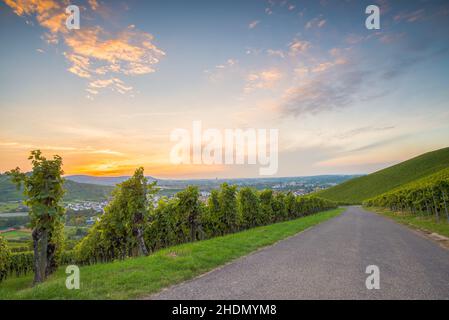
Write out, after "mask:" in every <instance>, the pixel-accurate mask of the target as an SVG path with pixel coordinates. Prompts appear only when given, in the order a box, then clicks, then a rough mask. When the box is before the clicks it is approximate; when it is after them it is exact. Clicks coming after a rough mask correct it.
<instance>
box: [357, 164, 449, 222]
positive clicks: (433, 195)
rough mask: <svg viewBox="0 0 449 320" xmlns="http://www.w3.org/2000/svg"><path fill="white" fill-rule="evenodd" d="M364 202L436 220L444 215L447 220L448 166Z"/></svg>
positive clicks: (448, 207) (448, 195)
mask: <svg viewBox="0 0 449 320" xmlns="http://www.w3.org/2000/svg"><path fill="white" fill-rule="evenodd" d="M364 204H365V205H366V206H370V207H382V208H389V209H390V210H391V211H402V212H404V211H408V212H410V213H412V214H416V215H427V216H431V215H433V216H434V217H435V218H436V220H437V221H438V220H439V219H440V218H441V216H442V215H445V216H446V219H447V220H448V221H449V168H447V169H445V170H441V171H439V172H437V173H435V174H433V175H430V176H428V177H426V178H423V179H420V180H417V181H415V182H412V183H409V184H406V185H404V186H402V187H400V188H396V189H394V190H392V191H390V192H387V193H384V194H381V195H379V196H377V197H375V198H372V199H369V200H367V201H365V203H364Z"/></svg>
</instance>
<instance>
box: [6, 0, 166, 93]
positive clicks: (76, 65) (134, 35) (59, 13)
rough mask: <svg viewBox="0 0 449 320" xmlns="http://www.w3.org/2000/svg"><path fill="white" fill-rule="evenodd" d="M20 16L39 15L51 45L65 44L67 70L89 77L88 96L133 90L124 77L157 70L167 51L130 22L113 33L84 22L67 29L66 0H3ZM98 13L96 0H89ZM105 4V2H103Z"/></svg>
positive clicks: (91, 6) (38, 20) (130, 91)
mask: <svg viewBox="0 0 449 320" xmlns="http://www.w3.org/2000/svg"><path fill="white" fill-rule="evenodd" d="M4 1H5V3H6V4H7V5H9V6H10V7H11V8H12V9H13V11H14V12H15V13H16V14H17V15H19V16H33V15H34V16H36V20H37V22H38V23H39V24H40V25H41V26H42V27H44V28H46V29H47V30H48V32H47V33H45V34H44V36H43V38H44V39H45V41H47V43H49V44H58V43H59V39H62V40H63V42H64V44H65V45H66V49H65V51H64V56H65V58H66V59H67V62H68V63H69V64H70V67H69V68H68V71H69V72H71V73H73V74H75V75H77V76H78V77H81V78H84V79H89V83H88V87H87V89H86V90H87V92H88V97H89V98H92V96H93V95H96V94H98V93H99V91H100V90H99V89H102V88H108V87H109V88H112V89H114V91H116V92H118V93H122V94H125V93H129V94H130V93H132V87H131V86H128V85H125V84H124V80H123V79H121V77H122V76H136V75H143V74H149V73H152V72H154V71H155V69H154V65H155V64H157V63H159V61H160V59H161V58H162V57H163V56H165V52H164V51H162V50H161V49H159V48H158V47H157V46H156V45H155V44H154V43H153V41H154V37H153V36H152V35H151V34H149V33H147V32H143V31H139V30H137V29H136V27H135V26H134V25H130V26H127V27H125V28H124V29H122V30H121V31H118V32H114V33H110V32H108V31H106V30H104V29H103V28H102V27H100V26H98V25H96V26H87V25H85V26H84V25H83V26H82V27H81V29H79V30H68V29H67V27H66V25H65V21H66V18H67V15H66V14H65V6H66V5H68V2H67V1H56V0H4ZM88 3H89V6H90V8H91V9H92V10H93V11H94V12H95V10H97V9H98V8H99V6H100V5H99V3H98V1H96V0H90V1H88ZM102 5H103V4H102Z"/></svg>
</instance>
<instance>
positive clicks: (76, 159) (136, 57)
mask: <svg viewBox="0 0 449 320" xmlns="http://www.w3.org/2000/svg"><path fill="white" fill-rule="evenodd" d="M71 3H72V2H71V1H68V0H65V1H57V0H33V1H32V0H0V30H1V31H0V39H1V43H2V45H1V46H0V57H1V59H0V65H1V70H2V73H1V75H0V92H1V97H2V98H1V100H0V127H1V130H0V154H1V156H0V172H5V171H7V170H10V169H12V168H15V167H17V166H19V167H20V168H21V169H22V170H25V171H26V170H29V169H30V168H31V167H30V163H29V161H28V160H27V158H28V155H29V153H30V151H31V150H34V149H40V150H42V152H43V153H44V155H45V156H46V157H51V156H52V155H54V154H58V155H60V156H61V157H62V158H63V162H64V172H65V174H66V175H74V174H86V175H94V176H122V175H130V174H132V173H133V172H134V170H135V169H136V168H138V167H141V166H142V167H144V168H145V174H146V175H150V176H153V177H156V178H239V177H258V176H259V174H258V168H259V167H258V166H255V165H248V164H245V165H225V164H215V165H206V164H190V165H185V164H182V165H174V164H172V163H171V162H170V159H169V158H170V150H171V148H172V147H173V145H174V143H173V142H172V141H170V134H171V132H172V131H173V130H174V129H176V128H183V129H186V130H189V131H191V130H192V123H193V122H194V121H201V122H202V124H203V128H204V129H207V128H214V129H218V130H220V131H221V132H222V131H223V130H225V129H236V128H240V129H243V130H245V129H248V128H255V129H279V170H278V172H277V174H276V176H303V175H319V174H359V173H370V172H373V171H376V170H379V169H382V168H385V167H387V166H389V165H391V164H394V163H398V162H400V161H403V160H406V159H408V158H411V157H413V156H417V155H419V154H421V153H424V152H427V151H432V150H436V149H439V148H444V147H447V146H449V102H448V101H449V90H448V88H449V77H448V73H449V34H448V32H447V30H449V4H448V3H447V1H431V2H428V3H426V6H425V8H424V7H422V6H421V5H422V4H421V3H420V2H418V1H413V2H412V1H401V0H399V1H391V0H373V1H344V2H340V3H338V4H337V3H335V2H333V1H293V0H268V1H257V0H245V1H239V2H233V1H192V2H186V1H171V2H166V1H137V0H135V1H104V0H103V1H102V0H89V1H78V2H77V3H73V4H76V5H78V6H79V7H80V16H81V27H80V29H79V30H69V29H67V27H66V18H67V14H66V13H65V8H66V7H67V6H68V5H69V4H71ZM369 4H376V5H378V6H379V7H380V9H381V29H380V30H368V29H366V28H365V19H366V17H367V15H366V14H365V8H366V7H367V6H368V5H369Z"/></svg>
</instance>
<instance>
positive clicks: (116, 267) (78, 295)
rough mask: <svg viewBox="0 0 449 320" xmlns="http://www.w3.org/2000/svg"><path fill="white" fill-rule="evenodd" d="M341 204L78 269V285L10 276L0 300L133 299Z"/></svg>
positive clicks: (324, 216) (290, 231)
mask: <svg viewBox="0 0 449 320" xmlns="http://www.w3.org/2000/svg"><path fill="white" fill-rule="evenodd" d="M343 210H344V209H335V210H330V211H326V212H321V213H318V214H316V215H312V216H307V217H304V218H299V219H296V220H291V221H286V222H280V223H276V224H272V225H269V226H263V227H257V228H254V229H251V230H247V231H242V232H238V233H234V234H230V235H227V236H223V237H217V238H213V239H209V240H204V241H198V242H194V243H187V244H183V245H179V246H174V247H170V248H167V249H164V250H161V251H158V252H156V253H154V254H152V255H150V256H148V257H140V258H130V259H126V260H124V261H116V262H113V263H105V264H96V265H92V266H84V267H81V268H80V279H81V288H80V289H79V290H68V289H66V287H65V279H66V274H65V273H64V269H62V268H60V269H59V270H58V271H57V272H56V273H55V274H54V275H52V276H51V277H50V278H49V279H48V280H47V281H46V282H45V283H43V284H41V285H38V286H36V287H34V288H33V287H31V281H32V275H27V276H24V277H18V278H10V279H7V280H6V281H4V282H3V283H1V284H0V299H133V298H139V297H142V296H146V295H148V294H152V293H155V292H158V291H160V290H161V289H162V288H164V287H167V286H170V285H173V284H176V283H180V282H182V281H185V280H188V279H191V278H193V277H195V276H198V275H200V274H202V273H205V272H207V271H209V270H212V269H213V268H216V267H218V266H221V265H223V264H225V263H227V262H230V261H232V260H234V259H236V258H238V257H241V256H244V255H246V254H248V253H250V252H252V251H255V250H257V249H259V248H261V247H265V246H268V245H271V244H273V243H275V242H277V241H279V240H281V239H284V238H286V237H289V236H292V235H294V234H296V233H298V232H300V231H303V230H305V229H307V228H309V227H312V226H314V225H316V224H318V223H320V222H323V221H325V220H328V219H331V218H333V217H335V216H337V215H339V214H340V213H341V212H342V211H343Z"/></svg>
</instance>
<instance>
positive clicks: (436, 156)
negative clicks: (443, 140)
mask: <svg viewBox="0 0 449 320" xmlns="http://www.w3.org/2000/svg"><path fill="white" fill-rule="evenodd" d="M448 167H449V148H444V149H440V150H436V151H432V152H428V153H425V154H422V155H420V156H418V157H415V158H412V159H410V160H407V161H404V162H401V163H399V164H397V165H394V166H391V167H389V168H386V169H383V170H380V171H377V172H374V173H372V174H369V175H366V176H363V177H359V178H355V179H351V180H348V181H346V182H344V183H342V184H339V185H337V186H335V187H332V188H329V189H326V190H324V191H321V192H320V193H319V195H320V196H321V197H323V198H325V199H330V200H334V201H338V202H341V203H361V202H362V201H364V200H366V199H369V198H372V197H374V196H377V195H379V194H382V193H384V192H387V191H390V190H392V189H395V188H397V187H400V186H402V185H404V184H406V183H411V182H413V181H415V180H417V179H422V178H425V177H427V176H429V175H431V174H434V173H436V172H438V171H441V170H443V169H446V168H448Z"/></svg>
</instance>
